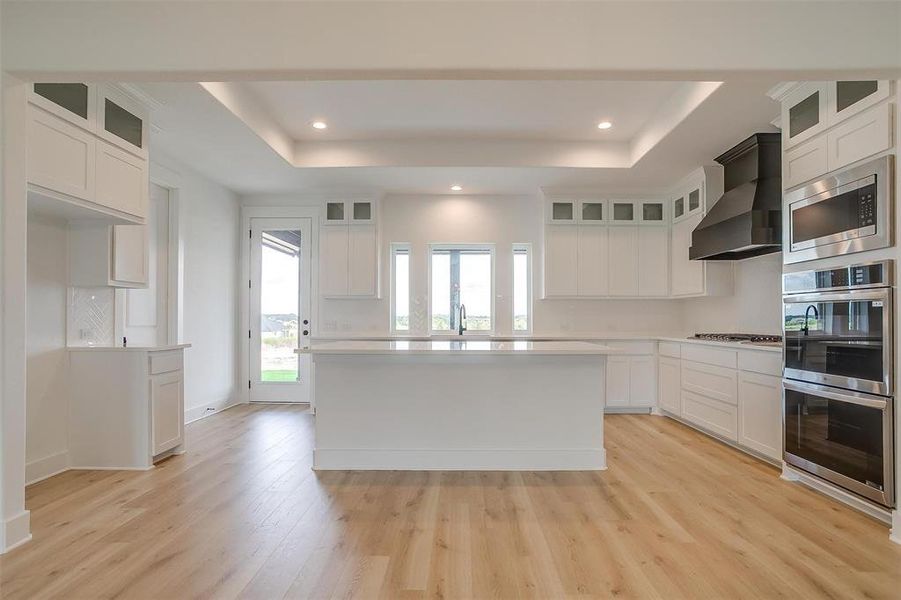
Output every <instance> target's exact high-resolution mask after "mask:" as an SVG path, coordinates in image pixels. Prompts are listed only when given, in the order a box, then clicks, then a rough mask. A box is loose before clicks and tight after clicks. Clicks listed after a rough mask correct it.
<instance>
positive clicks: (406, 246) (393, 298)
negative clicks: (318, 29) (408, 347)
mask: <svg viewBox="0 0 901 600" xmlns="http://www.w3.org/2000/svg"><path fill="white" fill-rule="evenodd" d="M399 251H404V252H406V253H407V282H408V283H409V286H408V289H407V296H408V297H407V307H408V309H409V311H410V322H409V324H408V326H407V329H397V285H396V283H397V271H396V267H395V260H394V259H395V256H396V255H397V253H398V252H399ZM390 252H391V254H390V258H389V260H390V261H391V264H390V266H389V268H390V270H391V276H390V279H391V282H390V284H389V285H390V286H391V288H390V291H389V296H390V303H391V310H390V312H391V316H390V319H391V323H390V326H391V332H392V333H396V334H397V335H412V332H413V248H412V245H411V244H410V243H409V242H391V251H390Z"/></svg>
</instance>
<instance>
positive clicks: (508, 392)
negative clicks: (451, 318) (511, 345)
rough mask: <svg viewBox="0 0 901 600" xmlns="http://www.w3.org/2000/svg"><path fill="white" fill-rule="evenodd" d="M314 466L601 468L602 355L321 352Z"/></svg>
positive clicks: (412, 468)
mask: <svg viewBox="0 0 901 600" xmlns="http://www.w3.org/2000/svg"><path fill="white" fill-rule="evenodd" d="M314 361H315V363H316V382H315V385H316V440H315V449H314V466H315V468H317V469H375V470H378V469H392V470H394V469H396V470H419V469H426V470H430V469H440V470H456V469H466V470H601V469H605V468H606V455H605V452H604V440H603V418H604V388H605V386H604V366H605V357H604V356H601V355H581V356H578V355H572V356H510V355H498V356H478V357H474V356H469V357H467V356H456V355H451V356H448V355H428V354H426V355H408V354H396V355H365V354H360V355H318V356H314Z"/></svg>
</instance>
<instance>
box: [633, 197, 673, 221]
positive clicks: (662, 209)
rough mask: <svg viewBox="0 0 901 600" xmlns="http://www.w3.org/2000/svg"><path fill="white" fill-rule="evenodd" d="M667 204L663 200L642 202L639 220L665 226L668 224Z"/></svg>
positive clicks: (640, 203) (639, 207)
mask: <svg viewBox="0 0 901 600" xmlns="http://www.w3.org/2000/svg"><path fill="white" fill-rule="evenodd" d="M666 206H667V202H665V201H663V200H642V201H640V202H639V205H638V220H639V221H640V222H642V223H648V224H652V225H664V224H666V222H667V214H666Z"/></svg>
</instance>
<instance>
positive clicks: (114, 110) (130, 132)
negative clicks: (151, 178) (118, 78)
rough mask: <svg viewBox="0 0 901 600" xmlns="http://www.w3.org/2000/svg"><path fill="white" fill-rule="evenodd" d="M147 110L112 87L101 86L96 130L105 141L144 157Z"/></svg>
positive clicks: (145, 152)
mask: <svg viewBox="0 0 901 600" xmlns="http://www.w3.org/2000/svg"><path fill="white" fill-rule="evenodd" d="M147 121H148V119H147V111H146V110H145V109H144V107H142V106H140V105H139V104H138V103H136V102H134V101H133V100H132V99H131V98H129V97H127V96H126V95H125V94H122V93H120V92H119V91H118V90H116V89H115V88H113V87H110V86H105V85H101V86H100V89H99V92H98V99H97V124H98V130H99V131H98V133H99V134H100V135H101V136H102V137H103V138H104V139H105V140H107V141H108V142H110V143H112V144H115V145H117V146H119V147H120V148H122V149H123V150H127V151H129V152H132V153H134V154H137V155H138V156H140V157H143V158H146V157H147Z"/></svg>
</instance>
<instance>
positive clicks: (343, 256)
mask: <svg viewBox="0 0 901 600" xmlns="http://www.w3.org/2000/svg"><path fill="white" fill-rule="evenodd" d="M378 254H379V252H378V231H377V229H376V226H375V225H358V224H345V225H323V226H322V227H320V229H319V255H320V258H319V260H320V266H319V293H320V294H321V295H322V296H323V297H326V298H377V297H378V294H379V285H378V283H379V282H378V277H379V256H378Z"/></svg>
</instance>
